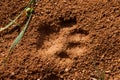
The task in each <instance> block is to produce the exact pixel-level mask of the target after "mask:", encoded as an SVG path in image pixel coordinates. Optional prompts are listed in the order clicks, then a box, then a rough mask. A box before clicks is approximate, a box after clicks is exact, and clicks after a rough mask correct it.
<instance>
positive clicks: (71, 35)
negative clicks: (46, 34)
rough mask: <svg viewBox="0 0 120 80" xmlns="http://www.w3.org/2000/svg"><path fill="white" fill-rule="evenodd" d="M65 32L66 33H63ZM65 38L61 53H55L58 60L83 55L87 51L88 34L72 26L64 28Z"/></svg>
mask: <svg viewBox="0 0 120 80" xmlns="http://www.w3.org/2000/svg"><path fill="white" fill-rule="evenodd" d="M64 31H66V32H64ZM61 32H64V34H65V35H67V36H66V38H65V39H64V40H66V41H65V43H64V44H63V48H62V49H61V50H62V51H61V52H60V51H59V52H58V53H57V56H58V57H60V58H69V57H71V58H73V57H76V56H81V55H84V53H85V52H86V51H87V50H88V49H87V42H88V41H89V36H88V35H89V32H88V31H87V30H83V29H81V28H77V26H76V25H74V26H73V27H71V28H64V29H63V31H61Z"/></svg>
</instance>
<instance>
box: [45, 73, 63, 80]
mask: <svg viewBox="0 0 120 80" xmlns="http://www.w3.org/2000/svg"><path fill="white" fill-rule="evenodd" d="M44 80H64V79H62V78H60V77H58V76H56V75H55V74H51V75H49V76H48V77H47V78H44Z"/></svg>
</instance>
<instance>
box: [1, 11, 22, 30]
mask: <svg viewBox="0 0 120 80" xmlns="http://www.w3.org/2000/svg"><path fill="white" fill-rule="evenodd" d="M21 14H22V12H21V13H20V14H19V15H18V16H17V17H16V18H15V19H14V20H12V21H11V22H9V23H8V25H6V26H5V27H4V28H0V32H1V31H3V30H5V29H7V28H9V27H10V26H11V25H13V24H14V23H15V22H16V20H17V19H18V18H19V17H20V16H21Z"/></svg>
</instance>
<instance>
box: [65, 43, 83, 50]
mask: <svg viewBox="0 0 120 80" xmlns="http://www.w3.org/2000/svg"><path fill="white" fill-rule="evenodd" d="M80 45H81V43H80V42H69V44H68V45H67V47H68V48H70V49H71V48H73V47H77V46H80Z"/></svg>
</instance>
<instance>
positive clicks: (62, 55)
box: [56, 51, 69, 58]
mask: <svg viewBox="0 0 120 80" xmlns="http://www.w3.org/2000/svg"><path fill="white" fill-rule="evenodd" d="M56 55H57V56H58V57H60V58H69V55H68V54H67V53H66V52H64V51H62V52H60V53H57V54H56Z"/></svg>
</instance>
